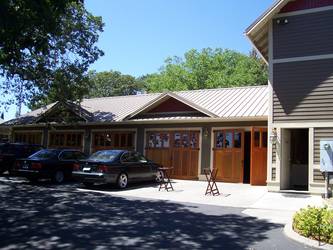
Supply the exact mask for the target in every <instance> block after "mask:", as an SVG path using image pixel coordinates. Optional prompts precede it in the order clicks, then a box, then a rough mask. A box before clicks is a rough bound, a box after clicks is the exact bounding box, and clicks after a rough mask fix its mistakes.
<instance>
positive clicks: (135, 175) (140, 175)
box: [121, 152, 145, 181]
mask: <svg viewBox="0 0 333 250" xmlns="http://www.w3.org/2000/svg"><path fill="white" fill-rule="evenodd" d="M121 164H122V165H123V167H125V169H126V173H127V175H128V178H129V179H131V180H135V181H139V180H144V179H145V169H144V168H143V167H142V165H141V164H140V162H139V160H138V157H137V155H136V154H135V152H126V153H124V154H123V155H122V157H121Z"/></svg>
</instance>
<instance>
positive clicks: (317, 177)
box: [313, 169, 325, 183]
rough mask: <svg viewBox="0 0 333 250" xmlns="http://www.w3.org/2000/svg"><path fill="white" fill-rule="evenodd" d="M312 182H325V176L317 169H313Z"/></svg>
mask: <svg viewBox="0 0 333 250" xmlns="http://www.w3.org/2000/svg"><path fill="white" fill-rule="evenodd" d="M313 182H316V183H325V177H324V176H323V174H322V173H321V172H320V170H319V169H314V170H313Z"/></svg>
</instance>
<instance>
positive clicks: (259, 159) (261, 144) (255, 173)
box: [250, 128, 268, 185]
mask: <svg viewBox="0 0 333 250" xmlns="http://www.w3.org/2000/svg"><path fill="white" fill-rule="evenodd" d="M251 142H252V143H251V179H250V180H251V184H252V185H266V179H267V143H268V138H267V128H252V140H251Z"/></svg>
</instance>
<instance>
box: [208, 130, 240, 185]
mask: <svg viewBox="0 0 333 250" xmlns="http://www.w3.org/2000/svg"><path fill="white" fill-rule="evenodd" d="M213 166H214V168H217V169H218V175H217V179H218V180H221V181H225V182H243V169H244V130H241V129H230V130H219V131H214V147H213Z"/></svg>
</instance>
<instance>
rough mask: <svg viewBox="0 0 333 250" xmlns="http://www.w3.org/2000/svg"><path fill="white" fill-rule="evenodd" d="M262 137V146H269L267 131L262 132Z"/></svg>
mask: <svg viewBox="0 0 333 250" xmlns="http://www.w3.org/2000/svg"><path fill="white" fill-rule="evenodd" d="M261 139H262V142H261V145H262V147H263V148H267V142H268V138H267V131H263V132H262V136H261Z"/></svg>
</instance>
